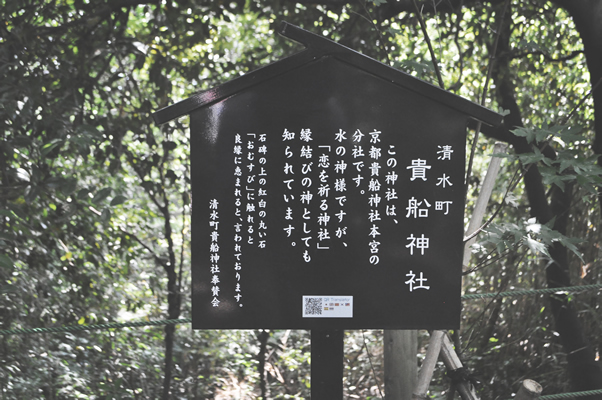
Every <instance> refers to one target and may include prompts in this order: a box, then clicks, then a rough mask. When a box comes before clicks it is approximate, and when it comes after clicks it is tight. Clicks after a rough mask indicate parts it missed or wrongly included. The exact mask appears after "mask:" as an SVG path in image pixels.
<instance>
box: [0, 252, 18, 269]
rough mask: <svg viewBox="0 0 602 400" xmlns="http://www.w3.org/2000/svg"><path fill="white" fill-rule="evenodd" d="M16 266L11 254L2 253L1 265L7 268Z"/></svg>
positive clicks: (0, 257) (0, 255) (0, 256)
mask: <svg viewBox="0 0 602 400" xmlns="http://www.w3.org/2000/svg"><path fill="white" fill-rule="evenodd" d="M14 266H15V264H14V263H13V260H11V259H10V257H9V256H7V255H6V254H0V267H2V268H6V269H13V267H14Z"/></svg>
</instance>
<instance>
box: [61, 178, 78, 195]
mask: <svg viewBox="0 0 602 400" xmlns="http://www.w3.org/2000/svg"><path fill="white" fill-rule="evenodd" d="M76 187H77V179H75V178H67V179H64V180H63V182H62V184H61V187H60V190H61V192H62V193H63V194H64V195H65V196H69V195H70V194H71V193H73V192H74V191H75V188H76Z"/></svg>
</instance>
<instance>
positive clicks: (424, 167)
mask: <svg viewBox="0 0 602 400" xmlns="http://www.w3.org/2000/svg"><path fill="white" fill-rule="evenodd" d="M437 149H438V150H437V151H436V153H435V154H434V156H435V157H436V160H435V162H436V163H446V162H449V161H451V159H452V153H453V152H454V150H453V148H452V146H450V145H440V146H437ZM427 158H428V157H427ZM406 168H407V169H408V170H409V172H410V177H409V181H410V182H416V183H420V182H432V181H433V180H431V181H429V174H428V172H429V170H430V169H431V168H432V165H430V164H429V161H428V160H427V159H422V158H415V159H413V160H411V162H410V165H409V166H407V167H406ZM437 170H443V171H446V170H447V169H446V168H438V169H437ZM434 185H435V187H437V188H439V189H442V190H449V189H450V188H451V187H453V185H454V183H453V177H452V176H450V175H448V174H447V173H446V172H443V173H442V175H441V176H438V177H436V179H435V184H434ZM437 193H441V191H438V192H437ZM433 203H434V210H435V211H440V212H443V215H448V213H449V207H450V205H451V204H453V202H452V201H450V200H440V199H437V198H435V199H432V198H431V199H430V200H429V199H426V198H416V197H414V196H411V197H410V198H409V199H408V203H407V207H406V213H405V217H406V218H407V219H424V220H427V219H428V218H429V212H430V209H431V206H432V204H433ZM406 240H407V242H408V243H407V244H406V248H407V249H408V251H409V254H410V256H412V257H414V256H424V255H425V253H426V252H427V250H428V249H429V248H430V247H431V240H430V238H429V237H426V236H425V235H424V233H417V232H411V233H410V236H408V237H407V238H406ZM406 277H407V278H408V280H407V281H405V284H406V285H408V286H409V290H410V292H413V291H414V290H417V289H424V290H429V289H430V285H427V284H426V282H427V281H428V279H427V278H426V277H425V275H424V271H417V272H414V270H410V271H409V273H407V274H406Z"/></svg>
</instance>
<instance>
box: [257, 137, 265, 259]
mask: <svg viewBox="0 0 602 400" xmlns="http://www.w3.org/2000/svg"><path fill="white" fill-rule="evenodd" d="M258 140H259V147H258V149H257V153H258V158H259V160H258V162H259V181H258V183H259V187H258V188H257V208H258V209H259V212H258V217H259V222H258V225H257V235H258V243H257V247H259V248H260V249H265V248H266V240H267V239H266V238H267V235H268V227H267V225H266V218H267V214H268V212H267V208H268V207H267V206H268V203H267V200H266V199H267V195H268V191H267V189H266V188H267V183H268V174H267V170H266V168H268V167H267V164H268V161H267V160H268V158H267V157H268V146H267V144H266V142H267V134H265V133H260V134H259V138H258Z"/></svg>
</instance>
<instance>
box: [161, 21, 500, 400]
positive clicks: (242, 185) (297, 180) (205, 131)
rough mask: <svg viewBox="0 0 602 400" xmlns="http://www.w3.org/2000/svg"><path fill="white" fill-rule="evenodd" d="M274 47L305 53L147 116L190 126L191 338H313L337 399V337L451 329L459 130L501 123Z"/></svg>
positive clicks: (461, 150) (311, 43)
mask: <svg viewBox="0 0 602 400" xmlns="http://www.w3.org/2000/svg"><path fill="white" fill-rule="evenodd" d="M280 33H281V34H283V35H285V36H287V37H289V38H291V39H293V40H296V41H298V42H301V43H303V44H305V45H306V46H307V49H306V50H305V51H303V52H301V53H298V54H296V55H294V56H292V57H289V58H286V59H284V60H281V61H279V62H277V63H274V64H271V65H269V66H266V67H264V68H261V69H259V70H256V71H254V72H252V73H250V74H247V75H244V76H242V77H240V78H238V79H235V80H233V81H231V82H228V83H225V84H223V85H222V86H220V87H217V88H214V89H211V90H208V91H205V92H202V93H199V94H197V95H195V96H193V97H191V98H189V99H186V100H184V101H182V102H180V103H177V104H175V105H173V106H170V107H167V108H166V109H163V110H160V111H158V112H157V113H155V115H154V116H155V119H156V121H157V122H158V123H163V122H166V121H168V120H170V119H173V118H177V117H179V116H180V115H183V114H189V115H190V117H191V119H190V129H191V134H190V136H191V170H192V194H193V215H192V243H193V253H192V306H193V308H192V319H193V328H194V329H310V330H312V370H313V371H314V372H315V373H314V372H312V390H314V389H315V390H318V391H320V392H322V390H323V391H324V392H323V393H329V394H330V393H331V392H332V391H335V390H336V391H337V392H338V391H341V393H342V386H340V387H339V385H337V388H336V389H334V388H333V387H331V386H330V385H331V383H328V382H329V381H328V377H329V376H332V377H335V376H336V378H334V379H335V380H337V381H339V380H341V377H342V375H341V374H342V347H341V343H342V335H343V330H344V329H370V328H372V329H450V328H457V327H458V326H459V323H460V307H461V305H460V289H461V267H462V256H463V243H462V239H463V222H464V221H463V218H464V185H463V179H464V160H465V136H466V124H467V121H468V119H469V118H476V119H479V120H481V121H483V122H485V123H489V124H495V123H499V122H500V120H501V116H500V115H499V114H497V113H494V112H492V111H490V110H487V109H485V108H483V107H481V106H479V105H477V104H474V103H472V102H469V101H467V100H465V99H462V98H460V97H458V96H455V95H453V94H451V93H449V92H445V91H443V90H441V89H439V88H437V87H435V86H432V85H430V84H428V83H425V82H423V81H420V80H418V79H416V78H414V77H412V76H410V75H407V74H405V73H403V72H400V71H397V70H395V69H392V68H390V67H388V66H385V65H383V64H381V63H379V62H377V61H375V60H372V59H370V58H368V57H365V56H363V55H361V54H359V53H356V52H354V51H353V50H350V49H348V48H346V47H343V46H341V45H338V44H336V43H334V42H331V41H329V40H327V39H325V38H322V37H320V36H317V35H314V34H312V33H310V32H307V31H304V30H302V29H300V28H297V27H294V26H292V25H289V24H286V23H284V24H283V26H282V29H281V32H280ZM314 346H315V349H314ZM314 350H315V351H314ZM335 358H336V360H337V361H336V362H335V361H334V360H335ZM322 361H323V364H322ZM335 363H336V364H337V366H336V368H335V365H334V364H335ZM339 364H340V365H339ZM331 389H332V390H331ZM314 398H317V399H320V398H328V399H332V398H334V397H332V396H330V395H329V396H328V397H321V396H320V395H318V394H316V397H314Z"/></svg>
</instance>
